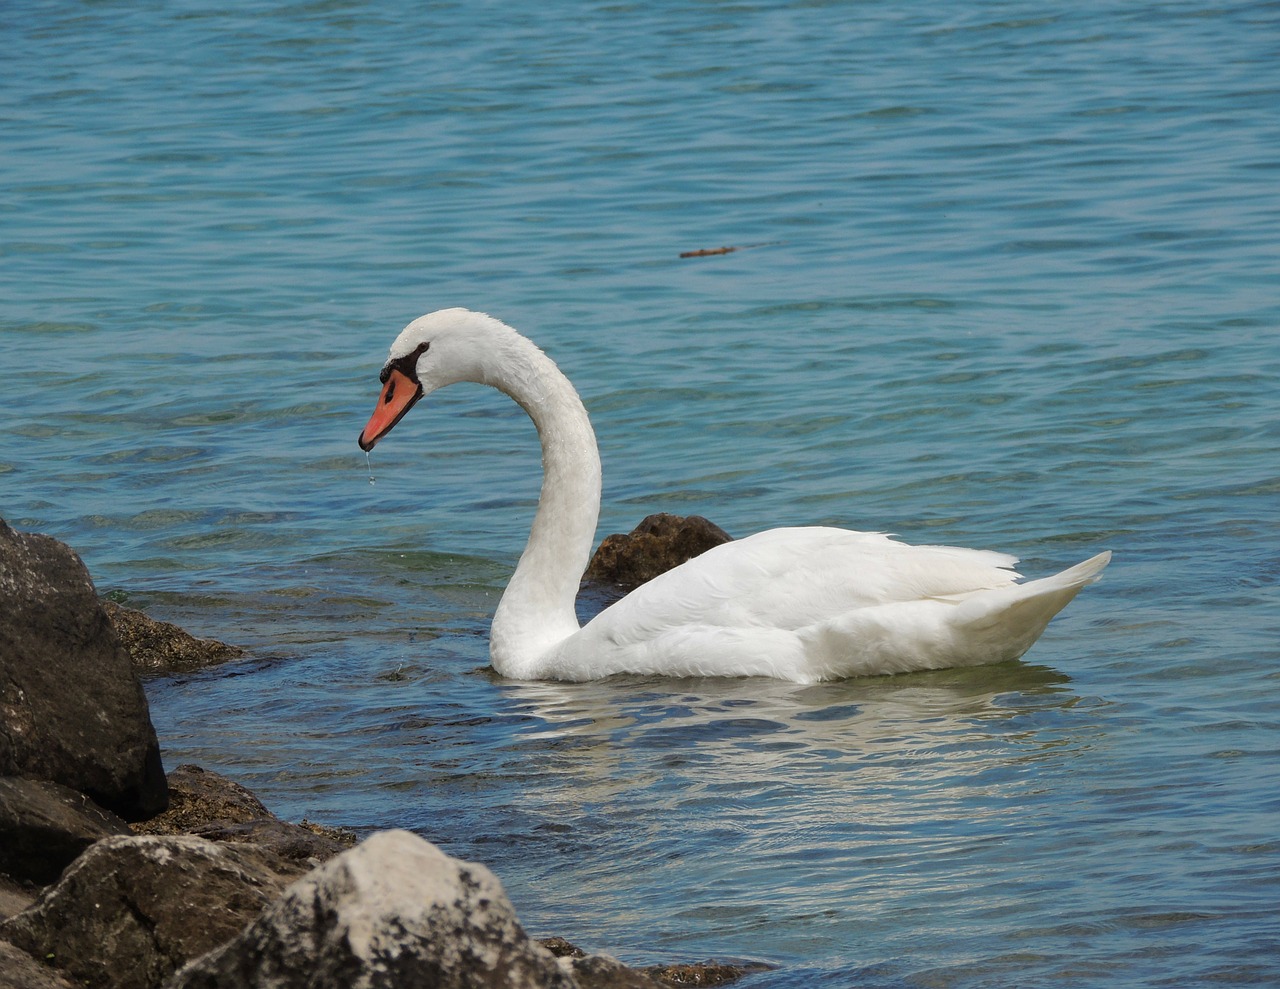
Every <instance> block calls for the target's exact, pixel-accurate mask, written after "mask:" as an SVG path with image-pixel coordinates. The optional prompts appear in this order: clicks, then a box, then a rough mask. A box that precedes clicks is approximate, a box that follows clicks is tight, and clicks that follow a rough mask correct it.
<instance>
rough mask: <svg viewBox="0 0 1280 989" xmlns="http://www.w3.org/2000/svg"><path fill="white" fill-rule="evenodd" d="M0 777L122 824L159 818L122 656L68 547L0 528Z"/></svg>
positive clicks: (156, 785) (148, 744)
mask: <svg viewBox="0 0 1280 989" xmlns="http://www.w3.org/2000/svg"><path fill="white" fill-rule="evenodd" d="M0 776H22V777H26V778H28V779H40V780H49V781H50V782H53V783H60V784H62V785H63V786H68V787H70V788H71V789H73V790H78V791H80V792H81V793H84V794H87V795H88V796H89V797H90V798H92V799H93V801H94V802H95V803H97V804H99V805H100V806H102V807H105V808H106V809H107V810H110V811H112V812H113V813H115V814H118V815H119V816H121V817H123V818H124V819H125V820H126V821H137V820H143V819H145V818H148V817H153V816H154V815H156V814H158V813H160V812H161V811H162V810H164V808H165V805H166V803H167V800H168V794H167V790H166V789H165V780H164V768H163V767H162V766H161V764H160V746H159V743H158V742H157V741H156V731H155V728H154V726H153V725H152V724H151V714H150V711H149V710H148V708H147V700H146V697H145V696H144V695H143V693H142V685H141V684H140V683H139V682H138V678H137V676H136V675H135V674H134V672H133V669H132V667H131V665H130V662H129V655H128V653H127V652H126V651H125V649H124V647H123V646H122V645H121V644H120V640H119V638H118V637H117V636H116V634H115V631H114V630H113V629H112V627H111V623H110V622H109V621H108V620H107V616H106V613H105V612H104V611H103V610H102V606H101V605H100V604H99V603H98V598H97V595H96V594H95V593H94V589H93V581H92V580H90V579H89V572H88V571H87V570H86V569H85V566H84V564H83V563H82V562H81V561H80V558H79V557H78V556H76V554H75V553H74V552H72V550H71V549H70V547H68V546H66V545H65V544H63V543H60V542H59V541H58V540H56V539H53V538H52V537H50V536H41V535H34V534H31V533H23V532H15V531H14V530H13V529H11V528H9V526H8V525H6V524H5V523H4V522H3V521H0Z"/></svg>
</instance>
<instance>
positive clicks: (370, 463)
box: [364, 450, 374, 484]
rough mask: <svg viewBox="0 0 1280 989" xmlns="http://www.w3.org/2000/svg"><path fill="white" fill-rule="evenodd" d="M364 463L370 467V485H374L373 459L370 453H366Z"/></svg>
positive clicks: (366, 451)
mask: <svg viewBox="0 0 1280 989" xmlns="http://www.w3.org/2000/svg"><path fill="white" fill-rule="evenodd" d="M364 462H365V463H366V464H368V465H369V483H370V484H373V483H374V481H373V458H372V457H370V456H369V451H368V450H365V451H364Z"/></svg>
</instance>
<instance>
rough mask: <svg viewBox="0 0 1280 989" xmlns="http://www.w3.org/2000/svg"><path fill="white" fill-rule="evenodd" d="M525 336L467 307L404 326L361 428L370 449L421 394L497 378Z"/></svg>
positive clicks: (492, 381)
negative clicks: (380, 388) (459, 384)
mask: <svg viewBox="0 0 1280 989" xmlns="http://www.w3.org/2000/svg"><path fill="white" fill-rule="evenodd" d="M522 341H523V338H522V337H521V336H520V335H519V334H517V333H516V331H515V330H513V329H511V327H509V326H507V325H506V324H505V323H503V322H501V321H500V320H497V319H494V318H493V317H492V316H486V315H485V314H484V313H478V312H472V311H471V310H469V309H441V310H439V311H438V312H433V313H428V314H427V315H425V316H420V317H418V318H417V319H415V320H414V321H413V322H412V323H410V324H409V325H408V326H406V327H405V328H404V329H403V330H402V331H401V332H400V335H399V336H398V337H396V339H395V343H393V344H392V345H391V352H390V354H389V355H388V357H387V362H386V364H384V365H383V366H382V374H381V375H380V380H381V381H382V394H381V395H379V396H378V404H377V407H376V408H374V410H373V415H372V416H370V417H369V422H368V425H366V426H365V427H364V429H363V430H362V431H361V433H360V449H362V450H365V451H368V450H372V449H373V447H374V444H376V443H377V442H378V440H380V439H382V437H384V436H386V435H387V433H389V432H391V430H392V428H393V427H394V426H395V424H396V423H398V422H399V421H400V420H401V419H403V418H404V417H405V414H406V413H407V412H408V411H409V410H410V409H411V408H413V406H414V405H416V404H417V402H418V400H419V399H421V398H423V397H425V396H427V395H430V394H431V393H432V392H433V391H435V390H436V389H438V388H443V387H444V386H445V385H452V384H456V383H457V382H459V381H476V382H479V383H481V384H496V383H498V381H499V380H500V377H501V367H502V366H503V364H504V362H505V361H506V360H507V358H508V354H509V352H510V350H511V349H512V348H513V347H517V346H519V343H520V342H522Z"/></svg>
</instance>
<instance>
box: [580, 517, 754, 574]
mask: <svg viewBox="0 0 1280 989" xmlns="http://www.w3.org/2000/svg"><path fill="white" fill-rule="evenodd" d="M732 538H733V537H732V536H730V535H729V534H728V533H727V532H725V531H724V530H723V529H721V528H720V527H719V526H718V525H716V524H715V523H713V522H709V521H707V520H706V519H704V518H703V517H702V516H701V515H690V516H688V517H687V518H686V517H681V516H679V515H669V514H667V513H665V512H660V513H658V514H657V515H650V516H648V517H646V518H645V519H644V520H643V521H642V522H641V523H640V524H639V525H637V526H636V527H635V528H634V529H632V530H631V532H630V533H628V534H626V535H623V534H622V533H614V534H613V535H612V536H606V537H605V538H604V540H603V541H602V542H601V543H600V546H599V548H598V549H597V550H596V551H595V554H594V555H593V556H592V557H591V562H590V563H589V564H587V572H586V573H585V574H584V575H583V576H584V579H586V580H594V581H600V582H602V583H607V584H614V585H617V586H618V587H625V588H626V589H628V590H631V589H632V588H636V587H639V586H640V585H641V584H643V583H646V582H647V581H650V580H653V578H654V577H656V576H658V574H660V573H666V571H668V570H671V569H672V568H673V567H678V566H679V565H680V564H682V563H684V562H685V561H686V560H691V559H693V558H694V557H695V556H700V555H701V554H703V553H705V552H706V551H707V550H709V549H711V548H712V547H713V546H719V545H720V544H721V543H727V542H729V541H730V540H731V539H732Z"/></svg>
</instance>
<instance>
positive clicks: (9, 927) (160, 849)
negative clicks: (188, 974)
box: [0, 836, 302, 989]
mask: <svg viewBox="0 0 1280 989" xmlns="http://www.w3.org/2000/svg"><path fill="white" fill-rule="evenodd" d="M301 873H302V869H301V868H300V867H298V866H297V865H295V864H293V863H289V862H285V861H284V860H283V859H280V858H278V857H277V856H274V855H271V854H270V853H268V852H264V851H262V850H260V849H257V848H253V847H251V846H248V845H228V844H216V843H214V842H210V841H205V840H204V839H202V838H195V837H190V836H182V837H149V836H148V837H130V838H126V837H118V838H105V839H103V840H102V841H99V842H98V843H97V844H95V845H93V846H91V847H90V848H89V850H88V851H86V852H85V853H84V854H83V855H81V856H80V857H79V858H78V859H76V861H75V862H73V863H72V864H71V866H70V868H68V869H67V870H66V872H65V873H63V876H62V879H61V880H60V881H59V882H58V884H57V885H56V886H52V887H50V888H49V889H47V890H45V892H44V893H43V895H42V896H41V897H40V898H39V899H38V900H37V901H36V902H35V903H34V904H32V905H31V906H30V907H28V908H27V909H26V910H24V911H23V912H22V913H20V914H18V915H17V916H15V917H12V918H10V919H9V920H7V921H5V922H4V923H3V924H0V938H3V939H7V940H9V941H10V942H12V943H13V944H15V945H16V946H18V947H19V948H21V949H22V950H23V951H26V952H27V953H28V954H29V955H31V956H32V957H34V958H38V959H42V960H44V961H46V962H47V963H48V964H49V965H51V966H53V967H55V968H57V969H59V970H60V971H61V972H62V973H63V974H64V975H66V976H68V977H70V978H71V979H72V980H73V981H75V982H78V983H81V984H88V985H92V986H96V987H99V989H153V987H155V986H157V985H159V984H160V983H161V982H162V981H163V980H164V979H165V978H167V977H168V976H169V975H171V974H172V973H173V972H174V971H175V970H177V969H178V968H179V967H180V966H181V965H182V964H183V963H185V962H186V961H188V960H189V959H191V958H194V957H197V956H199V955H202V954H204V953H205V952H207V951H209V950H210V949H212V948H215V947H217V946H218V945H220V944H223V943H225V942H226V941H229V940H230V939H231V938H233V937H235V936H236V934H238V933H239V932H240V931H241V930H242V929H243V928H244V926H245V924H247V923H249V921H250V920H252V919H253V918H254V917H256V916H257V915H258V913H259V912H260V911H261V910H262V908H263V907H264V906H266V905H267V904H268V903H270V902H272V901H273V900H274V899H275V898H276V897H277V896H278V895H279V894H280V892H281V891H282V890H283V889H284V888H285V887H286V886H287V884H288V883H289V882H291V881H293V880H294V879H296V878H298V876H299V875H300V874H301Z"/></svg>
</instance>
